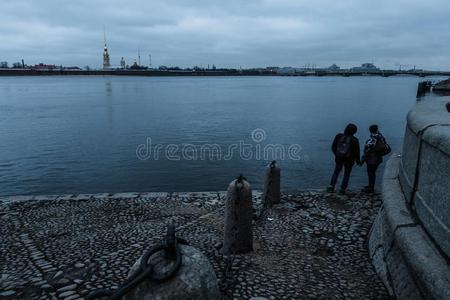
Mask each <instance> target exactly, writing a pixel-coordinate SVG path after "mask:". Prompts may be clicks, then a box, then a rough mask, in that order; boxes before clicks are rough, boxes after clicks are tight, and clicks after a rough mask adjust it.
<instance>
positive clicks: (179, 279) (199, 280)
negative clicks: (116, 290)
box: [122, 245, 220, 300]
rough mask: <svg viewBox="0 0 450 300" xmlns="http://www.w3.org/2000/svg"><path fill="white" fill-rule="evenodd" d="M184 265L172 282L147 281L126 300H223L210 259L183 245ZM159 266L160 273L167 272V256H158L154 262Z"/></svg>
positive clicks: (138, 262) (157, 268) (159, 254)
mask: <svg viewBox="0 0 450 300" xmlns="http://www.w3.org/2000/svg"><path fill="white" fill-rule="evenodd" d="M179 247H180V251H181V255H182V263H181V267H180V269H178V271H177V273H176V274H175V275H174V277H172V278H171V279H169V280H167V281H164V282H161V283H160V282H157V281H153V280H144V281H143V282H141V283H140V284H139V285H137V286H136V287H135V288H133V289H132V290H131V291H129V292H128V293H127V294H126V295H125V296H123V298H122V299H123V300H144V299H158V300H169V299H187V300H189V299H192V300H193V299H198V300H207V299H211V300H214V299H220V292H219V288H218V286H217V278H216V275H215V273H214V269H213V268H212V266H211V264H210V263H209V261H208V259H207V258H206V257H205V256H204V255H203V254H202V253H201V252H200V251H199V250H197V249H195V248H194V247H191V246H187V245H179ZM141 259H142V257H141V258H139V260H138V261H137V262H136V263H135V264H134V265H133V267H132V268H131V270H130V272H129V274H128V277H131V276H132V275H133V274H134V273H135V272H136V271H138V270H139V265H140V263H141ZM151 260H152V262H153V263H155V264H156V267H155V269H156V270H157V272H160V271H162V272H164V271H165V268H166V267H168V266H166V265H165V263H164V262H165V261H167V259H166V258H165V257H164V253H163V252H158V253H156V254H155V255H154V256H152V258H151Z"/></svg>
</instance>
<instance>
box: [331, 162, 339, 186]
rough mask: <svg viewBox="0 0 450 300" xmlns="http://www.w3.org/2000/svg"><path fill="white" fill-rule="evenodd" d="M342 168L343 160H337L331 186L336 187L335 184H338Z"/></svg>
mask: <svg viewBox="0 0 450 300" xmlns="http://www.w3.org/2000/svg"><path fill="white" fill-rule="evenodd" d="M341 170H342V162H336V165H335V167H334V172H333V176H332V177H331V183H330V186H332V187H333V188H334V186H335V185H336V182H337V179H338V176H339V173H341Z"/></svg>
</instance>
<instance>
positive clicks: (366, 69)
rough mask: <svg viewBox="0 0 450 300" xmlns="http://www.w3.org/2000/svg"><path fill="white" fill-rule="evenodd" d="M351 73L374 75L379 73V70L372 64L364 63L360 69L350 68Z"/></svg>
mask: <svg viewBox="0 0 450 300" xmlns="http://www.w3.org/2000/svg"><path fill="white" fill-rule="evenodd" d="M351 71H352V72H364V73H376V72H379V71H380V69H379V68H377V67H376V66H375V65H374V64H372V63H364V64H362V65H361V66H360V67H353V68H351Z"/></svg>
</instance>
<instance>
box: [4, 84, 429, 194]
mask: <svg viewBox="0 0 450 300" xmlns="http://www.w3.org/2000/svg"><path fill="white" fill-rule="evenodd" d="M431 79H438V78H431ZM421 80H422V78H417V77H389V78H381V77H349V78H344V77H119V76H116V77H114V76H105V77H101V76H92V77H89V76H79V77H77V76H73V77H71V76H54V77H53V76H52V77H50V76H49V77H1V78H0V195H2V196H5V195H18V194H61V193H64V194H71V193H97V192H107V193H114V192H124V191H169V192H171V191H210V190H225V189H226V188H227V185H228V183H229V182H230V181H231V180H232V179H233V178H234V177H236V176H237V175H239V174H240V173H243V174H244V176H246V177H247V179H248V180H249V182H250V183H251V184H252V186H253V188H254V189H261V188H262V182H263V173H264V168H265V166H266V165H267V163H268V162H269V161H270V160H272V159H277V160H278V161H279V165H280V167H281V168H282V189H284V190H297V189H306V188H323V187H325V186H326V185H327V184H328V182H329V177H330V175H331V172H332V168H333V157H332V155H331V153H330V143H331V141H332V139H333V137H334V135H335V134H336V133H337V132H339V131H342V130H343V128H344V127H345V125H346V124H347V123H348V122H353V123H355V124H357V125H358V127H359V130H358V133H357V137H358V138H359V139H360V142H361V147H362V146H363V142H364V141H365V140H366V138H367V136H368V130H367V128H368V126H369V125H370V124H372V123H377V124H379V126H380V128H381V131H382V133H383V134H384V135H385V136H386V138H387V140H388V142H389V143H390V144H391V145H392V147H393V149H398V148H399V147H401V143H402V137H403V132H404V126H405V118H406V113H407V111H408V110H409V109H410V108H411V106H412V105H414V103H415V101H416V89H417V83H418V82H419V81H421ZM432 98H433V96H427V97H425V99H423V101H433V100H432ZM365 183H366V175H365V169H364V168H359V167H356V168H355V171H354V172H353V174H352V178H351V181H350V188H352V189H359V188H361V187H362V186H363V185H365Z"/></svg>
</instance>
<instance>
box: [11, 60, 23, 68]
mask: <svg viewBox="0 0 450 300" xmlns="http://www.w3.org/2000/svg"><path fill="white" fill-rule="evenodd" d="M13 68H14V69H22V68H23V64H22V63H21V62H15V63H13Z"/></svg>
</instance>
